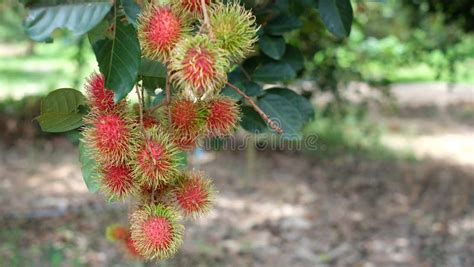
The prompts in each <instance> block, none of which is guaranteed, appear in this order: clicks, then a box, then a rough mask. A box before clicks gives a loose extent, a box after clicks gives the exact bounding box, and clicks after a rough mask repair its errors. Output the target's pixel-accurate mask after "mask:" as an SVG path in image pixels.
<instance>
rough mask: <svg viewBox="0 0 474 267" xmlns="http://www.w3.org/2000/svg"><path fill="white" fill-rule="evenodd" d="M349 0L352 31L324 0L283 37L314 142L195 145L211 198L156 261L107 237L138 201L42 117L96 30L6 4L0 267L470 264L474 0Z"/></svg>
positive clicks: (87, 66) (87, 55)
mask: <svg viewBox="0 0 474 267" xmlns="http://www.w3.org/2000/svg"><path fill="white" fill-rule="evenodd" d="M353 7H354V20H355V21H354V25H353V27H352V32H351V35H350V37H349V38H347V39H345V40H343V41H341V40H338V39H335V38H334V37H333V36H331V35H330V34H329V33H328V32H327V31H326V30H325V29H324V26H322V24H321V21H320V18H319V17H318V14H317V13H316V12H314V14H310V15H309V16H306V17H305V18H302V20H303V22H304V24H303V27H302V28H301V29H300V30H298V31H294V32H292V33H291V34H289V35H288V36H285V38H287V39H288V40H290V42H291V43H292V45H294V46H297V47H299V48H300V49H301V50H302V51H303V55H304V57H305V66H304V67H305V68H304V73H303V74H302V75H301V76H300V78H299V79H297V80H295V81H294V82H292V83H291V84H290V87H291V88H294V89H295V90H298V91H300V92H302V93H303V94H304V95H305V96H307V97H308V98H310V99H311V100H312V103H313V104H314V105H315V108H316V115H315V119H314V120H313V121H312V122H311V123H309V124H308V125H307V126H306V127H305V129H304V135H305V137H306V138H309V137H311V138H312V139H311V140H317V141H316V143H315V145H313V146H311V149H298V150H294V149H285V148H284V147H283V148H281V149H278V151H275V150H272V149H262V148H263V146H262V144H261V143H260V142H261V140H260V139H259V138H256V137H252V138H246V137H245V136H244V133H243V131H238V132H237V133H236V136H237V137H238V138H237V140H242V139H244V140H250V145H249V146H247V148H246V149H245V150H240V151H237V150H236V151H229V150H222V151H220V149H219V146H214V148H215V149H206V150H199V151H197V152H195V153H193V154H192V155H191V157H190V165H191V166H192V167H195V168H198V169H202V170H204V171H206V172H207V173H208V174H209V175H210V176H211V177H214V178H215V183H216V187H217V189H218V191H219V194H218V196H217V199H216V203H215V207H214V209H213V210H212V212H211V214H210V215H209V216H208V217H205V218H203V219H200V220H197V221H195V222H188V223H187V224H186V227H187V232H186V235H185V242H184V246H183V248H182V249H181V250H180V252H179V253H178V254H177V256H176V257H175V258H173V259H171V260H169V261H166V262H163V263H160V264H157V265H156V264H151V263H141V262H139V261H134V260H133V259H130V258H129V257H127V256H126V255H124V253H123V251H122V250H120V248H118V247H117V246H116V245H115V244H113V243H110V242H108V241H107V240H106V239H105V237H104V232H105V228H106V227H107V225H109V224H112V223H122V224H124V225H126V224H127V216H126V214H127V212H128V208H129V207H128V205H127V203H125V204H123V203H114V204H110V203H107V202H106V201H104V198H103V196H101V195H99V194H91V193H89V192H88V191H87V188H86V186H85V184H84V182H83V180H82V176H81V171H80V163H79V161H78V149H77V143H78V138H79V134H78V133H77V132H76V131H72V132H68V133H66V134H61V135H55V134H46V133H42V132H41V130H40V129H39V126H38V124H37V122H36V121H34V118H35V117H36V116H37V115H38V114H39V104H40V101H41V98H42V97H43V96H45V95H46V94H47V93H48V92H50V91H52V90H54V89H56V88H61V87H71V88H77V89H81V90H82V87H83V82H84V80H85V78H86V77H87V76H88V75H89V74H90V73H91V72H92V71H94V70H97V63H96V61H95V57H94V54H93V52H92V51H91V48H90V45H89V43H88V41H87V39H85V38H80V39H77V38H73V37H69V36H67V35H65V36H61V37H60V38H57V39H55V42H54V43H48V44H46V43H35V42H32V41H29V40H28V38H27V37H26V35H25V34H24V33H23V28H22V18H23V16H24V14H25V13H24V10H23V8H22V7H21V5H19V4H17V3H16V2H15V1H1V2H0V14H1V16H0V225H1V226H2V227H0V266H450V267H455V266H474V190H473V188H474V136H473V130H474V33H473V32H472V31H473V30H474V7H473V3H472V2H471V1H470V0H466V1H421V0H420V1H409V0H404V1H390V0H387V1H377V2H376V1H374V2H369V1H367V2H366V1H353ZM265 140H266V142H268V139H265ZM270 140H271V139H270Z"/></svg>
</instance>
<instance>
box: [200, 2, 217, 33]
mask: <svg viewBox="0 0 474 267" xmlns="http://www.w3.org/2000/svg"><path fill="white" fill-rule="evenodd" d="M201 8H202V14H203V16H204V24H206V27H207V30H208V31H209V36H210V37H211V40H215V39H216V38H215V36H214V32H213V31H212V27H211V23H210V22H209V14H207V7H206V0H201Z"/></svg>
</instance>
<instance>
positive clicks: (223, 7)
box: [209, 1, 258, 62]
mask: <svg viewBox="0 0 474 267" xmlns="http://www.w3.org/2000/svg"><path fill="white" fill-rule="evenodd" d="M209 23H210V24H211V27H212V29H213V33H214V35H215V37H216V41H217V44H218V46H219V47H220V48H222V49H224V50H225V51H227V52H228V53H229V59H230V60H231V61H233V62H239V61H241V60H242V59H244V58H246V57H247V56H248V55H249V54H250V53H251V52H253V45H254V43H255V42H256V41H257V31H258V28H257V27H256V25H255V16H254V15H253V14H252V12H250V10H246V9H245V8H244V7H243V6H241V5H240V4H239V2H238V1H231V2H230V3H227V4H224V3H220V2H219V3H215V4H213V5H211V8H210V11H209Z"/></svg>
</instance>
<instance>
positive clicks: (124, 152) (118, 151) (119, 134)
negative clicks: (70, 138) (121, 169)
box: [82, 112, 138, 165]
mask: <svg viewBox="0 0 474 267" xmlns="http://www.w3.org/2000/svg"><path fill="white" fill-rule="evenodd" d="M85 122H86V123H87V124H89V125H90V127H85V129H84V131H83V132H82V134H83V138H84V143H85V144H86V145H87V146H88V147H89V148H90V149H91V151H92V153H93V156H94V158H95V159H96V160H97V161H98V162H99V163H102V164H105V165H119V164H123V163H125V162H126V161H127V160H128V159H130V157H131V155H132V154H133V152H134V150H135V142H136V140H137V134H138V132H137V131H138V129H137V125H136V124H135V122H134V121H133V119H132V118H131V116H130V115H129V114H127V113H124V112H121V113H112V112H109V113H100V114H96V113H93V112H92V113H89V114H88V116H87V117H86V119H85Z"/></svg>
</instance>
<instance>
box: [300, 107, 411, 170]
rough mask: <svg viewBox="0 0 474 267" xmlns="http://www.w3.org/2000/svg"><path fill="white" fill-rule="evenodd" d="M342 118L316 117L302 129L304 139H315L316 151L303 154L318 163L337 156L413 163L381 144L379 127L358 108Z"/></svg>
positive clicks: (404, 154) (407, 156)
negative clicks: (315, 158) (310, 156)
mask: <svg viewBox="0 0 474 267" xmlns="http://www.w3.org/2000/svg"><path fill="white" fill-rule="evenodd" d="M348 110H349V112H348V114H346V115H345V116H338V115H335V114H330V115H323V114H322V113H321V112H317V113H316V117H315V120H314V121H313V122H311V123H309V124H308V125H307V126H306V127H305V129H304V136H305V139H307V140H308V138H310V137H313V138H314V137H316V140H317V142H316V144H317V145H316V147H313V148H312V149H306V151H305V152H306V153H308V154H310V155H313V156H315V157H318V158H321V159H334V158H336V157H339V156H341V155H344V156H353V157H362V158H367V159H377V160H407V161H415V160H416V157H415V156H414V154H413V153H412V152H410V151H394V150H392V149H390V148H388V147H386V146H384V145H383V144H382V143H381V136H382V135H383V133H384V132H385V129H383V128H382V127H381V126H380V125H378V124H376V123H373V122H370V121H369V120H368V119H367V117H366V116H365V115H364V112H363V110H361V107H357V106H354V107H351V108H349V109H348Z"/></svg>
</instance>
